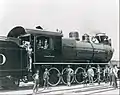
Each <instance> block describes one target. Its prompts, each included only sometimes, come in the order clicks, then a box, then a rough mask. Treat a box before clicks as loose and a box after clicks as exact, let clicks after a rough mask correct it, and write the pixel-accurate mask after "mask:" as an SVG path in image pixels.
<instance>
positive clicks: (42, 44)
mask: <svg viewBox="0 0 120 95" xmlns="http://www.w3.org/2000/svg"><path fill="white" fill-rule="evenodd" d="M36 45H37V49H54V47H53V41H52V38H50V37H45V36H39V37H37V40H36Z"/></svg>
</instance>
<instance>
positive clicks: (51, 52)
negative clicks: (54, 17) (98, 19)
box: [0, 26, 113, 88]
mask: <svg viewBox="0 0 120 95" xmlns="http://www.w3.org/2000/svg"><path fill="white" fill-rule="evenodd" d="M70 35H72V36H70V37H73V38H67V39H66V38H63V39H62V36H63V34H62V33H60V32H51V31H45V30H41V29H24V28H23V27H20V26H19V27H15V28H13V29H12V30H11V31H10V32H9V34H8V36H7V37H5V38H2V39H1V40H0V59H1V64H0V85H1V86H2V87H4V88H6V87H13V88H16V87H18V86H19V82H20V80H22V81H24V82H26V81H25V78H26V76H27V78H28V80H31V79H30V75H33V74H34V73H35V72H36V70H37V69H39V70H40V84H43V78H42V77H43V76H42V75H43V72H44V69H45V68H48V69H49V72H50V79H49V85H51V86H56V85H58V84H66V73H65V70H66V67H67V65H68V64H69V65H71V68H72V69H73V70H74V74H73V76H72V78H71V83H83V78H82V77H83V75H82V72H84V71H86V70H87V66H88V65H92V68H93V69H94V71H95V72H96V70H97V69H96V67H97V65H100V67H101V71H102V70H103V69H104V67H105V65H108V62H109V61H110V60H111V58H112V55H113V49H112V47H111V43H110V42H109V40H107V42H106V41H104V39H105V38H108V36H106V35H105V34H104V33H102V36H100V35H101V34H100V35H99V34H97V35H96V36H95V37H92V40H96V39H97V40H98V41H99V43H94V42H91V41H90V40H89V36H88V35H86V34H85V35H83V40H82V41H79V39H78V37H76V36H74V35H76V34H75V33H71V34H70ZM77 35H78V34H77ZM22 41H28V42H30V44H31V46H32V49H33V53H32V56H31V57H32V63H33V64H32V72H29V71H28V68H27V66H28V64H29V57H28V55H27V51H26V49H25V48H23V47H21V45H22ZM45 41H46V42H45ZM39 43H40V44H41V47H39ZM45 43H47V44H49V46H48V48H43V47H44V46H45ZM42 45H43V46H42ZM11 55H12V56H11ZM3 63H4V64H3ZM96 76H97V74H96V73H95V78H94V82H96V81H97V80H96ZM101 80H103V77H101Z"/></svg>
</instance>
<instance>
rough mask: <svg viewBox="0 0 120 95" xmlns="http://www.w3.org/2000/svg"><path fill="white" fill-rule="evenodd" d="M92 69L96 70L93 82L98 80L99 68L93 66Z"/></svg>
mask: <svg viewBox="0 0 120 95" xmlns="http://www.w3.org/2000/svg"><path fill="white" fill-rule="evenodd" d="M92 69H93V70H94V78H93V82H97V68H95V67H92Z"/></svg>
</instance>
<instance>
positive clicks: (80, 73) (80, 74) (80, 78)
mask: <svg viewBox="0 0 120 95" xmlns="http://www.w3.org/2000/svg"><path fill="white" fill-rule="evenodd" d="M83 72H85V70H84V69H83V68H82V67H78V68H77V69H76V70H75V81H76V82H77V83H83V82H84V80H83V77H84V76H83Z"/></svg>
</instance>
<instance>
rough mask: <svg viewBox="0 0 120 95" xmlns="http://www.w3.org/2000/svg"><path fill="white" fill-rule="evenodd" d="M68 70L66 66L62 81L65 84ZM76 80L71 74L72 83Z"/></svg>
mask: <svg viewBox="0 0 120 95" xmlns="http://www.w3.org/2000/svg"><path fill="white" fill-rule="evenodd" d="M66 70H67V68H64V69H63V70H62V82H63V83H64V84H67V73H66ZM73 81H74V76H71V81H70V83H72V82H73Z"/></svg>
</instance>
